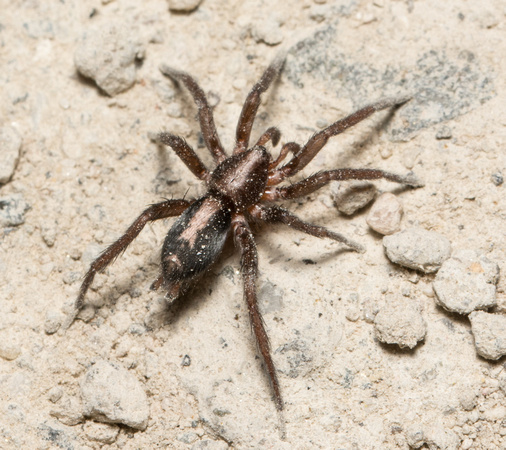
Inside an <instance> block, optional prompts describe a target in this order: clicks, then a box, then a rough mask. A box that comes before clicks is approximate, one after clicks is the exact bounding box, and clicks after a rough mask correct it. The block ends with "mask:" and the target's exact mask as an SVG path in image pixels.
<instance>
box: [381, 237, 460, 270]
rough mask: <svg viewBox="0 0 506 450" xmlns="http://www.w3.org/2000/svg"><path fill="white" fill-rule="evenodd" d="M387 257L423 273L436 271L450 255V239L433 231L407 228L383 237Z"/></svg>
mask: <svg viewBox="0 0 506 450" xmlns="http://www.w3.org/2000/svg"><path fill="white" fill-rule="evenodd" d="M383 246H384V247H385V251H386V254H387V256H388V259H390V261H392V262H393V263H396V264H400V265H401V266H405V267H409V268H410V269H416V270H420V271H422V272H425V273H433V272H437V270H438V269H439V268H440V267H441V264H443V262H444V261H445V260H446V259H448V258H449V257H450V254H451V245H450V241H449V240H448V239H447V238H446V237H444V236H442V235H440V234H439V233H436V232H434V231H428V230H424V229H423V228H407V229H405V230H403V231H400V232H399V233H395V234H393V235H391V236H385V237H384V238H383Z"/></svg>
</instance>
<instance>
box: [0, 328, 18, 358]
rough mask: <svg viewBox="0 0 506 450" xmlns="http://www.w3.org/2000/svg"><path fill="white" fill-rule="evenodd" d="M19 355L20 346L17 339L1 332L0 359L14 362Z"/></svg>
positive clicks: (5, 332) (4, 331) (12, 335)
mask: <svg viewBox="0 0 506 450" xmlns="http://www.w3.org/2000/svg"><path fill="white" fill-rule="evenodd" d="M20 354H21V346H20V345H19V342H18V339H17V338H16V336H15V335H14V334H12V333H9V332H7V330H3V332H2V334H1V335H0V358H3V359H5V360H7V361H13V360H15V359H16V358H17V357H18V356H19V355H20Z"/></svg>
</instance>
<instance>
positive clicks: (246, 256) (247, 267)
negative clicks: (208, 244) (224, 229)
mask: <svg viewBox="0 0 506 450" xmlns="http://www.w3.org/2000/svg"><path fill="white" fill-rule="evenodd" d="M232 227H233V236H234V242H235V245H236V246H237V247H238V248H239V249H240V252H241V273H242V278H243V289H244V297H245V299H246V303H247V305H248V312H249V317H250V322H251V326H252V327H253V332H254V334H255V338H256V341H257V343H258V347H259V349H260V353H261V355H262V357H263V359H264V362H265V365H266V367H267V372H268V374H269V378H270V380H271V384H272V388H273V390H274V398H275V400H276V408H277V409H278V411H281V410H282V409H283V398H282V397H281V389H280V386H279V381H278V376H277V374H276V368H275V367H274V362H273V360H272V357H271V352H270V344H269V337H268V336H267V332H266V331H265V325H264V322H263V319H262V315H261V314H260V310H259V309H258V300H257V289H256V280H257V277H258V252H257V249H256V244H255V238H254V237H253V233H252V232H251V229H250V227H249V225H248V222H247V221H246V219H245V217H244V216H243V215H242V214H236V215H234V217H233V219H232Z"/></svg>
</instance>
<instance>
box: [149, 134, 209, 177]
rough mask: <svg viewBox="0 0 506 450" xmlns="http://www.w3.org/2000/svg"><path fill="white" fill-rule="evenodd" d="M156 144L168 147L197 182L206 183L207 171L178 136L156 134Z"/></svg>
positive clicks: (191, 149) (193, 152)
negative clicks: (202, 181) (159, 143)
mask: <svg viewBox="0 0 506 450" xmlns="http://www.w3.org/2000/svg"><path fill="white" fill-rule="evenodd" d="M157 140H158V142H161V143H162V144H164V145H168V146H169V147H171V148H172V150H174V153H176V155H177V156H179V158H180V159H181V161H183V162H184V163H185V165H186V167H188V169H190V170H191V172H192V173H193V175H195V176H196V177H197V178H198V179H199V180H204V181H207V180H208V179H209V177H210V173H209V170H207V168H206V166H205V165H204V163H203V162H202V161H201V159H200V158H199V157H198V156H197V154H196V153H195V151H194V150H193V148H191V147H190V146H189V145H188V143H187V142H186V141H185V140H184V139H183V138H182V137H179V136H176V135H174V134H172V133H167V132H163V133H160V134H158V137H157Z"/></svg>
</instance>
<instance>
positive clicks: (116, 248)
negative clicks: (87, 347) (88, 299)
mask: <svg viewBox="0 0 506 450" xmlns="http://www.w3.org/2000/svg"><path fill="white" fill-rule="evenodd" d="M188 206H190V202H188V201H186V200H166V201H164V202H160V203H155V204H154V205H151V206H150V207H149V208H147V209H146V210H145V211H144V212H143V213H142V214H141V215H140V216H139V217H138V218H137V219H136V220H135V221H134V223H132V225H130V226H129V227H128V229H127V230H126V232H125V234H124V235H123V236H121V237H120V238H119V239H118V240H117V241H116V242H114V243H113V244H111V245H110V246H109V247H107V249H106V250H105V251H104V252H103V253H102V254H101V255H100V256H99V257H98V258H97V259H95V261H93V262H92V263H91V265H90V268H89V269H88V272H87V273H86V275H85V277H84V280H83V283H82V284H81V288H80V289H79V295H78V297H77V300H76V302H75V306H74V315H73V317H72V320H71V321H70V323H68V325H67V328H68V326H70V325H71V324H72V322H73V320H74V319H75V317H76V316H77V314H78V313H79V311H80V310H81V309H82V307H83V305H84V297H85V295H86V292H87V291H88V288H89V287H90V285H91V283H92V282H93V278H95V274H96V273H97V272H101V271H103V270H104V269H105V268H106V267H107V266H108V265H109V264H110V263H112V262H113V261H114V260H115V259H116V258H117V257H118V256H119V255H120V254H121V253H122V252H124V251H125V249H126V248H127V247H128V246H129V245H130V244H131V243H132V241H133V240H134V239H135V238H136V237H137V236H138V235H139V233H140V232H141V231H142V229H143V228H144V226H145V225H146V224H147V223H148V222H152V221H154V220H158V219H164V218H166V217H173V216H179V215H180V214H181V213H182V212H183V211H184V210H185V209H186V208H188Z"/></svg>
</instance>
